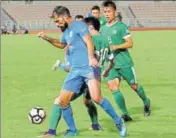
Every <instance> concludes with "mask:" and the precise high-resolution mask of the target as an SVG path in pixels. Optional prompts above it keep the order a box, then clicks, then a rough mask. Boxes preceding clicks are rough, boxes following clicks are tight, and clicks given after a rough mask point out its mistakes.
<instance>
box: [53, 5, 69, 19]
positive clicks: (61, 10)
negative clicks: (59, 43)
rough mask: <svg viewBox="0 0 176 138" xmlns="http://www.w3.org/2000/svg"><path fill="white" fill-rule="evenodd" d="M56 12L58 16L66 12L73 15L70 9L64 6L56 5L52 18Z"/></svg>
mask: <svg viewBox="0 0 176 138" xmlns="http://www.w3.org/2000/svg"><path fill="white" fill-rule="evenodd" d="M55 14H56V15H58V16H60V15H64V14H65V15H67V16H69V17H70V16H71V15H70V11H69V9H68V8H66V7H63V6H56V7H55V8H54V10H53V12H52V15H51V18H53V17H54V15H55Z"/></svg>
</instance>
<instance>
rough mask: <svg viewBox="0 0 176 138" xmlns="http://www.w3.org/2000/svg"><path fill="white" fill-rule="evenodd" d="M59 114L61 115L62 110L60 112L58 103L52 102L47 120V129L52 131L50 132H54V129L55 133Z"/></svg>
mask: <svg viewBox="0 0 176 138" xmlns="http://www.w3.org/2000/svg"><path fill="white" fill-rule="evenodd" d="M61 116H62V112H61V108H60V106H59V105H58V104H54V105H53V108H52V111H51V116H50V120H49V131H52V134H54V131H55V133H56V128H57V125H58V123H59V121H60V118H61Z"/></svg>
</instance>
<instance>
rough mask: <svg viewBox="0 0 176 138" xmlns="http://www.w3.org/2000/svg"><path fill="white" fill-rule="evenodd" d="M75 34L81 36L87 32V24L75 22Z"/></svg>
mask: <svg viewBox="0 0 176 138" xmlns="http://www.w3.org/2000/svg"><path fill="white" fill-rule="evenodd" d="M76 30H77V34H78V35H80V36H81V37H82V38H83V37H84V36H85V35H87V34H89V30H88V26H87V25H86V24H85V23H84V22H79V23H77V26H76Z"/></svg>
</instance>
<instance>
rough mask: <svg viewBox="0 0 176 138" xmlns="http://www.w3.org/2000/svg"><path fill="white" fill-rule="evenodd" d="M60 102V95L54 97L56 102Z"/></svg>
mask: <svg viewBox="0 0 176 138" xmlns="http://www.w3.org/2000/svg"><path fill="white" fill-rule="evenodd" d="M59 103H60V97H59V96H58V97H56V98H55V99H54V104H58V105H59Z"/></svg>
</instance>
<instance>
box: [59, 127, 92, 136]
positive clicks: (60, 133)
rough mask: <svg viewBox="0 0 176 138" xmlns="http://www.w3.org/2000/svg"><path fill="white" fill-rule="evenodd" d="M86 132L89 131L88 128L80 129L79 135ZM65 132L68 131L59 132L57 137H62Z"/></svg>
mask: <svg viewBox="0 0 176 138" xmlns="http://www.w3.org/2000/svg"><path fill="white" fill-rule="evenodd" d="M86 131H89V130H88V128H82V129H79V133H82V132H86ZM65 132H66V131H62V132H58V133H57V137H62V136H63V135H64V134H65Z"/></svg>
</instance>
